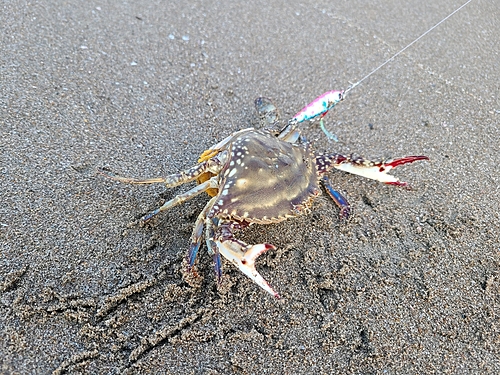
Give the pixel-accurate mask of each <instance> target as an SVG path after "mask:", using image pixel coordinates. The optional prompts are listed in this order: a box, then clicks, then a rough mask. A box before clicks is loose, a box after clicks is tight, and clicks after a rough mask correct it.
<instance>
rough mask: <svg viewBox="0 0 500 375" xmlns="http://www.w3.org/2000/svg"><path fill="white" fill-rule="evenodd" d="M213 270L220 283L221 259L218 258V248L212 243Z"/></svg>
mask: <svg viewBox="0 0 500 375" xmlns="http://www.w3.org/2000/svg"><path fill="white" fill-rule="evenodd" d="M214 270H215V276H216V277H217V282H218V283H219V284H220V283H221V282H222V260H221V258H220V253H219V249H218V248H217V245H216V244H215V243H214Z"/></svg>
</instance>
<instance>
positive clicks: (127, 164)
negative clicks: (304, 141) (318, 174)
mask: <svg viewBox="0 0 500 375" xmlns="http://www.w3.org/2000/svg"><path fill="white" fill-rule="evenodd" d="M459 5H460V3H457V2H455V1H450V0H446V1H445V2H440V3H439V4H438V3H437V2H435V3H432V4H423V3H422V2H419V1H414V0H412V1H410V2H407V3H406V4H405V5H404V6H402V5H400V3H399V2H396V1H386V2H383V1H376V2H372V3H370V4H369V5H366V4H365V2H361V1H357V0H356V1H349V2H341V3H336V2H331V1H319V2H318V1H314V2H312V1H308V2H297V1H292V2H276V3H275V4H271V5H270V4H268V2H266V1H255V2H243V1H237V2H231V1H224V2H219V3H218V4H217V5H215V4H214V5H211V6H207V5H204V4H203V3H202V2H197V1H184V2H176V4H167V3H165V2H161V1H154V2H143V1H140V2H129V3H124V2H120V3H117V2H93V1H92V2H76V1H66V2H62V1H54V2H51V4H46V5H42V4H41V3H38V2H32V3H25V2H18V1H13V2H7V3H4V4H3V5H2V11H1V12H0V25H1V26H0V30H1V31H2V32H1V35H0V47H1V48H0V50H1V53H0V199H1V203H2V204H1V206H0V301H1V302H0V373H2V374H28V373H33V374H48V373H54V374H62V373H71V374H76V373H82V374H83V373H84V374H118V373H129V374H142V373H164V374H211V375H214V374H281V373H283V374H335V373H343V374H382V373H383V374H443V373H450V374H495V373H500V339H499V338H500V319H499V311H500V310H499V309H500V275H499V265H500V257H499V255H500V254H499V248H500V217H499V198H498V197H499V196H500V191H499V190H500V189H499V186H500V178H499V168H498V161H499V160H500V151H499V150H500V149H499V146H498V145H499V139H500V130H499V127H498V121H499V116H500V102H499V96H500V89H499V86H498V81H499V73H500V66H499V57H498V51H499V50H500V45H499V40H500V22H498V9H497V6H496V4H494V2H493V1H475V2H473V3H471V4H469V5H468V6H467V7H466V8H465V9H463V11H461V12H460V13H458V14H456V15H455V16H453V17H452V18H450V19H449V20H448V21H447V22H446V23H444V24H443V25H441V26H440V27H439V28H437V29H436V30H434V31H433V32H432V33H431V34H429V35H428V36H427V37H425V38H424V39H422V40H421V41H420V42H418V43H417V44H415V45H414V46H412V47H411V48H410V49H408V50H407V51H406V52H405V53H403V54H401V55H400V56H399V57H398V58H397V59H395V61H393V62H391V63H389V64H388V65H386V66H385V67H384V68H382V69H380V70H379V71H378V72H377V73H375V74H374V75H372V76H371V77H370V78H369V79H367V80H365V81H364V82H363V83H362V84H361V85H359V86H358V87H356V88H355V89H354V90H352V91H351V92H350V95H349V96H348V97H347V99H346V100H345V101H344V102H342V103H340V104H339V105H338V106H337V107H336V108H335V110H334V111H332V112H331V113H329V114H328V116H327V117H326V118H325V120H326V125H327V127H328V128H329V129H330V130H331V131H332V132H334V133H335V134H337V135H338V137H339V140H340V142H338V143H333V142H329V141H328V140H327V139H326V137H325V136H323V135H322V133H321V131H320V130H319V128H318V127H317V126H310V127H304V129H303V131H304V134H305V135H306V136H307V138H308V139H309V140H311V141H312V142H313V144H314V147H315V148H316V149H319V150H325V151H326V150H329V151H332V152H341V153H346V154H349V153H357V154H361V155H364V156H367V157H370V158H383V157H399V156H406V155H422V154H423V155H427V156H429V157H430V161H429V162H418V163H414V164H411V165H408V166H403V167H400V168H398V169H397V170H395V171H394V174H395V175H397V176H398V177H399V178H401V179H402V180H404V181H408V182H410V183H411V186H412V189H411V190H406V189H401V188H396V187H392V186H385V185H382V184H380V183H377V182H374V181H370V180H366V179H362V178H359V177H356V176H352V175H347V174H344V173H342V172H333V173H332V174H331V178H332V181H333V184H334V187H335V188H337V189H338V190H339V191H341V192H343V193H344V194H345V195H346V197H347V198H348V200H349V201H350V203H351V206H352V207H353V215H352V217H351V219H350V220H349V221H348V222H347V223H342V222H341V221H340V220H339V217H338V216H339V212H338V208H337V207H336V206H335V205H334V204H333V203H332V202H331V200H329V199H328V198H327V197H326V196H322V197H320V198H318V199H317V200H316V202H315V204H314V207H313V210H312V213H311V214H309V215H306V216H302V217H299V218H295V219H292V220H288V221H285V222H282V223H280V224H275V225H267V226H253V227H251V228H249V229H246V230H244V231H243V232H242V233H238V237H239V238H241V239H243V240H245V241H246V242H248V243H252V244H256V243H263V242H267V243H272V244H274V245H275V246H276V248H277V249H276V250H275V251H272V252H269V253H267V254H265V255H263V256H261V257H260V258H259V260H258V265H257V268H258V270H259V272H261V274H262V275H263V276H264V277H265V278H266V279H267V280H268V281H269V282H270V283H271V285H273V287H274V288H275V289H276V290H278V291H279V293H280V294H281V296H282V298H281V299H280V300H275V299H273V298H272V297H271V296H270V295H268V294H266V293H265V292H264V291H262V290H261V289H259V288H258V287H257V286H256V285H255V284H253V283H252V282H251V281H250V280H249V279H247V278H246V277H245V276H244V275H243V274H241V273H240V272H239V271H238V270H236V269H235V268H234V267H233V266H232V265H231V264H228V262H225V263H224V281H223V284H222V286H221V287H219V288H217V284H216V281H215V277H214V275H213V266H212V263H211V256H208V255H207V253H206V249H205V248H202V249H201V250H200V254H199V261H198V265H197V271H198V274H199V278H198V279H197V280H195V281H196V282H190V283H188V282H186V281H185V280H184V279H183V265H182V261H183V258H184V256H185V254H186V250H187V248H188V246H189V238H190V235H191V231H192V228H193V225H194V222H195V220H196V217H197V215H198V213H199V212H200V211H201V209H202V208H203V206H204V205H205V204H206V202H207V200H208V198H207V197H206V196H199V197H197V198H195V199H193V200H191V201H189V202H188V203H186V204H184V205H182V206H179V207H176V208H173V209H172V210H170V211H168V212H166V213H164V214H162V215H161V216H159V217H158V218H157V219H155V220H153V221H152V222H151V223H150V224H147V225H145V226H143V227H138V226H129V225H128V224H129V223H130V222H132V221H134V220H136V219H138V218H139V217H140V216H141V215H143V214H145V213H147V212H148V211H150V210H151V209H153V208H155V207H157V206H159V205H161V204H162V203H163V202H164V201H165V200H166V199H170V198H172V197H174V196H175V195H176V194H178V193H180V192H182V191H185V190H186V189H187V187H178V188H173V189H170V190H165V189H164V188H163V187H162V186H160V185H157V186H156V185H155V186H132V185H125V184H119V183H116V182H113V181H110V180H108V179H105V178H103V177H102V176H99V175H97V174H96V170H97V169H98V168H109V169H110V170H112V171H113V172H116V173H119V174H122V175H127V176H135V177H156V176H164V175H167V174H171V173H175V172H177V171H179V170H181V169H183V168H187V167H189V166H191V165H193V164H194V163H195V162H196V160H197V157H198V155H199V154H200V153H201V152H202V151H203V150H205V149H206V148H207V147H209V146H210V145H212V144H214V143H216V142H217V141H219V140H221V139H223V138H224V137H225V136H227V135H228V134H230V133H232V132H234V131H236V130H239V129H243V128H246V127H249V126H253V125H256V124H257V118H256V114H255V110H254V108H253V100H254V99H255V98H256V97H258V96H266V97H270V98H273V99H274V101H275V103H276V104H277V105H278V106H279V108H280V110H281V115H282V117H283V118H284V119H286V118H290V116H292V115H294V114H295V113H296V112H297V111H298V110H299V109H301V108H302V107H303V106H304V105H305V104H307V103H308V102H309V101H311V100H312V99H314V98H315V97H316V96H318V95H319V94H321V93H323V92H325V91H328V90H332V89H341V88H346V87H347V86H348V84H349V82H355V81H357V80H359V79H361V78H362V77H363V76H365V75H366V74H368V73H369V72H370V71H371V70H372V69H374V68H375V67H377V66H378V65H380V64H381V63H382V62H383V61H385V60H386V59H388V58H389V57H390V56H392V55H393V54H394V53H396V52H397V51H398V50H400V49H401V48H403V47H404V46H405V45H407V44H408V43H410V42H411V41H412V40H414V39H415V38H416V37H418V36H419V35H420V34H422V33H423V32H424V31H425V30H427V29H428V28H429V27H431V26H432V25H434V24H435V23H437V22H438V21H439V20H441V19H442V18H443V17H445V16H446V15H447V14H449V13H450V12H451V11H452V10H453V9H455V8H457V7H458V6H459Z"/></svg>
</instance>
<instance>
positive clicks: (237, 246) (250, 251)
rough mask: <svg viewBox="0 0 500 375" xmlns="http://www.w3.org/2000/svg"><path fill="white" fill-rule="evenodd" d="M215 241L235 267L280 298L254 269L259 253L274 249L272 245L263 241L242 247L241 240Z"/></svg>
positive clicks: (220, 250)
mask: <svg viewBox="0 0 500 375" xmlns="http://www.w3.org/2000/svg"><path fill="white" fill-rule="evenodd" d="M215 243H216V244H217V247H218V249H219V252H220V254H221V255H222V256H223V257H224V258H226V259H227V260H230V261H231V262H232V263H233V264H234V265H235V266H236V267H238V268H239V270H240V271H241V272H243V273H244V274H245V275H247V276H248V277H249V278H250V279H252V281H253V282H254V283H256V284H257V285H258V286H260V287H261V288H262V289H264V290H265V291H266V292H268V293H269V294H271V295H273V296H274V297H276V298H280V296H279V294H278V293H276V292H275V291H274V289H273V288H271V286H270V285H269V283H268V282H267V281H266V280H265V279H264V278H263V277H262V276H261V275H260V274H259V272H257V270H256V269H255V260H256V259H257V258H258V257H259V255H261V254H263V253H265V252H266V251H268V250H271V249H272V250H274V249H275V247H274V246H273V245H270V244H267V243H264V244H258V245H253V246H247V247H243V246H242V245H243V243H242V242H241V241H235V240H226V241H218V240H216V241H215Z"/></svg>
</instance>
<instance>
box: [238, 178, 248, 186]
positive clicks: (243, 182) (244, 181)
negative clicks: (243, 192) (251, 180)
mask: <svg viewBox="0 0 500 375" xmlns="http://www.w3.org/2000/svg"><path fill="white" fill-rule="evenodd" d="M247 181H248V180H247V179H246V178H240V179H239V180H238V181H236V186H237V187H239V188H242V187H243V186H245V185H246V183H247Z"/></svg>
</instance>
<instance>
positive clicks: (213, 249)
mask: <svg viewBox="0 0 500 375" xmlns="http://www.w3.org/2000/svg"><path fill="white" fill-rule="evenodd" d="M218 224H219V219H218V218H213V219H208V220H206V229H205V241H206V243H207V248H208V252H209V253H210V254H212V256H213V259H214V271H215V276H216V277H217V282H218V283H220V282H221V281H222V261H221V258H220V253H219V249H218V247H217V244H216V243H215V242H214V236H215V228H216V227H217V225H218Z"/></svg>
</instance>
